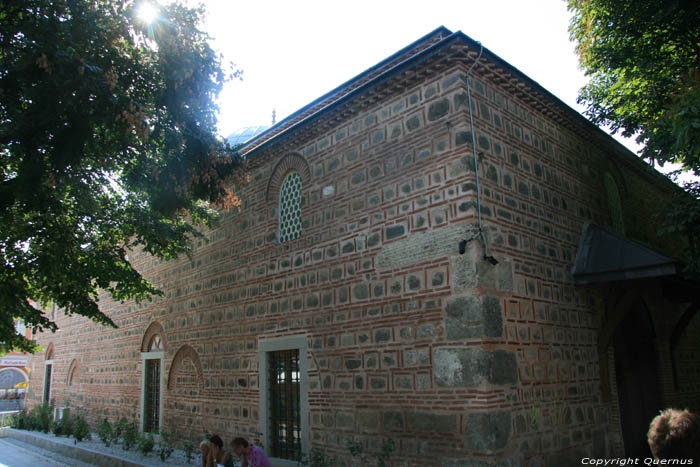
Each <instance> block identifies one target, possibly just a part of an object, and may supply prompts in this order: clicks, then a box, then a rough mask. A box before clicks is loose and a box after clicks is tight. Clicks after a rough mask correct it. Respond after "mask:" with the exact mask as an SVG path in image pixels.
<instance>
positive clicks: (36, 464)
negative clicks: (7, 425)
mask: <svg viewBox="0 0 700 467" xmlns="http://www.w3.org/2000/svg"><path fill="white" fill-rule="evenodd" d="M84 465H87V464H84V463H83V462H78V461H75V460H73V459H65V458H61V456H58V455H56V454H55V453H51V452H49V451H45V450H43V449H41V448H38V447H36V446H32V445H30V444H26V443H22V442H20V441H16V440H13V439H9V438H0V467H57V466H72V467H76V466H84Z"/></svg>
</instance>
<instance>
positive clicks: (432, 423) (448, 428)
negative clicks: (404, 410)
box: [407, 412, 457, 433]
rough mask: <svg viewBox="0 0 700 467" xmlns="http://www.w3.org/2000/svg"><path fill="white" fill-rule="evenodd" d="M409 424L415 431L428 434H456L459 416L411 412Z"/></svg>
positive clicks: (408, 419) (408, 418) (408, 415)
mask: <svg viewBox="0 0 700 467" xmlns="http://www.w3.org/2000/svg"><path fill="white" fill-rule="evenodd" d="M407 423H408V426H410V427H411V430H413V431H420V432H427V433H454V432H456V431H457V414H436V413H433V412H409V413H408V414H407Z"/></svg>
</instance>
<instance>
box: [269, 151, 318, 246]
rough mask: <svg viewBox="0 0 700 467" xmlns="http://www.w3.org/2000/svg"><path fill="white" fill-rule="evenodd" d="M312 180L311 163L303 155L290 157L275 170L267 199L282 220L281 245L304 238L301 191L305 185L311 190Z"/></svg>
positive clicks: (284, 159)
mask: <svg viewBox="0 0 700 467" xmlns="http://www.w3.org/2000/svg"><path fill="white" fill-rule="evenodd" d="M310 181H311V169H310V168H309V163H308V162H306V159H304V158H303V157H302V156H301V155H299V154H295V153H291V154H287V155H286V156H284V157H282V158H281V159H280V160H279V161H278V162H277V165H275V168H274V169H272V173H271V174H270V179H269V181H268V182H267V190H265V200H266V202H267V203H268V206H269V207H270V208H272V207H276V210H277V218H278V221H279V224H278V230H277V240H278V241H279V242H280V243H283V242H287V241H289V240H293V239H295V238H298V237H299V236H300V235H301V226H302V221H301V208H302V207H303V206H304V198H303V197H302V195H301V189H302V186H307V188H308V186H309V185H307V184H308V183H310ZM275 205H276V206H275Z"/></svg>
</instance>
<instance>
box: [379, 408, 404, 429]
mask: <svg viewBox="0 0 700 467" xmlns="http://www.w3.org/2000/svg"><path fill="white" fill-rule="evenodd" d="M383 418H384V429H385V430H388V431H403V429H404V421H403V414H402V413H401V412H384V415H383Z"/></svg>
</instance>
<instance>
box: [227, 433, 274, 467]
mask: <svg viewBox="0 0 700 467" xmlns="http://www.w3.org/2000/svg"><path fill="white" fill-rule="evenodd" d="M231 449H232V450H233V452H235V453H236V454H238V455H239V456H240V457H241V461H242V462H241V467H272V465H271V464H270V460H269V459H268V458H267V456H266V455H265V452H264V451H263V450H262V449H260V448H259V447H257V446H256V445H254V444H249V443H248V441H246V440H245V439H243V438H234V440H233V441H231Z"/></svg>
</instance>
